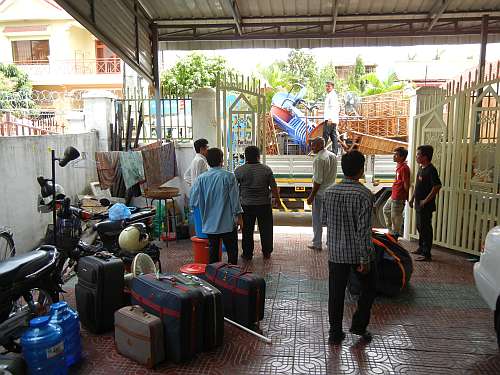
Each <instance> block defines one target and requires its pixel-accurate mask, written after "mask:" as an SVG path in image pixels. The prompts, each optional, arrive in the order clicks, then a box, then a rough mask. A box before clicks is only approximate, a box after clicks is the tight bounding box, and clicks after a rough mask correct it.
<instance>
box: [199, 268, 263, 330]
mask: <svg viewBox="0 0 500 375" xmlns="http://www.w3.org/2000/svg"><path fill="white" fill-rule="evenodd" d="M205 275H206V277H207V281H208V282H209V283H210V284H212V285H214V286H215V287H217V288H219V289H220V291H221V292H222V301H223V304H224V316H225V317H227V318H228V319H230V320H233V321H235V322H236V323H239V324H241V325H243V326H245V327H252V326H253V325H254V324H255V323H257V322H259V321H261V320H262V319H263V318H264V303H265V299H266V282H265V280H264V279H263V278H262V277H261V276H258V275H256V274H254V273H251V272H246V271H243V270H242V269H241V268H240V267H239V266H235V265H231V264H227V263H222V262H219V263H211V264H207V267H206V269H205Z"/></svg>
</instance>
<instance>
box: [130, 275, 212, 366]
mask: <svg viewBox="0 0 500 375" xmlns="http://www.w3.org/2000/svg"><path fill="white" fill-rule="evenodd" d="M131 295H132V304H134V305H140V306H142V307H143V308H144V310H146V311H147V312H149V313H151V314H153V315H156V316H158V317H159V318H160V319H161V320H162V322H163V327H164V329H165V350H166V357H167V359H170V360H172V361H174V362H176V363H179V362H183V361H187V360H189V359H191V358H193V357H194V356H195V355H196V353H199V352H200V351H201V349H202V344H203V328H202V327H203V324H204V321H203V294H202V292H201V291H200V290H199V289H198V288H197V287H194V286H189V285H185V284H184V283H183V282H182V281H181V280H179V279H178V278H176V277H175V276H171V275H163V274H161V275H160V277H159V279H157V278H156V276H155V275H152V274H151V275H141V276H139V277H136V278H134V279H133V280H132V290H131Z"/></svg>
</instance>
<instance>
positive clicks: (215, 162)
mask: <svg viewBox="0 0 500 375" xmlns="http://www.w3.org/2000/svg"><path fill="white" fill-rule="evenodd" d="M223 158H224V154H223V153H222V150H221V149H220V148H210V149H208V152H207V163H208V165H209V166H210V167H212V168H214V167H220V165H221V164H222V159H223Z"/></svg>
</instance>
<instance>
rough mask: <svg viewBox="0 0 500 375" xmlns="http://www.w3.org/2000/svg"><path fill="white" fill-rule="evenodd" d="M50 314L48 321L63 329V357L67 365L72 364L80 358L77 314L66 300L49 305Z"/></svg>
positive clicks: (80, 346) (80, 348) (80, 344)
mask: <svg viewBox="0 0 500 375" xmlns="http://www.w3.org/2000/svg"><path fill="white" fill-rule="evenodd" d="M50 316H51V318H50V323H54V324H58V325H59V326H60V327H61V328H62V330H63V336H64V357H65V358H66V364H67V365H68V367H69V366H72V365H74V364H75V363H77V362H78V361H79V360H80V359H81V358H82V343H81V339H80V319H79V318H78V314H77V313H76V312H75V311H74V310H72V309H71V308H70V307H69V306H68V304H67V303H66V302H64V301H61V302H57V303H54V304H53V305H52V306H51V307H50Z"/></svg>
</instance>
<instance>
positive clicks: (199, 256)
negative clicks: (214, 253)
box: [191, 236, 222, 264]
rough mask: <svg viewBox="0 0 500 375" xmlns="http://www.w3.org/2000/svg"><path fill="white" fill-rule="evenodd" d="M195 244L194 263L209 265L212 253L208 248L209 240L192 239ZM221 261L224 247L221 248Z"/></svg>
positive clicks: (194, 237)
mask: <svg viewBox="0 0 500 375" xmlns="http://www.w3.org/2000/svg"><path fill="white" fill-rule="evenodd" d="M191 241H192V243H193V258H194V263H202V264H208V263H209V261H210V253H209V251H210V250H209V248H208V238H198V237H196V236H193V237H191ZM219 259H222V246H219Z"/></svg>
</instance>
